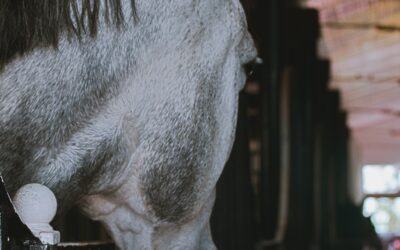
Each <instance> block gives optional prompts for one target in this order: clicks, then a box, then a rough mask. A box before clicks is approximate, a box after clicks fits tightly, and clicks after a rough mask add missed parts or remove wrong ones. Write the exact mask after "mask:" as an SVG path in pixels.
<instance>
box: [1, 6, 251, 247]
mask: <svg viewBox="0 0 400 250" xmlns="http://www.w3.org/2000/svg"><path fill="white" fill-rule="evenodd" d="M7 1H8V2H10V1H9V0H6V1H5V2H7ZM53 1H55V0H53ZM79 1H80V0H71V2H75V3H77V4H76V5H77V6H78V14H79V10H80V9H82V4H84V3H85V2H86V3H92V5H96V8H97V10H96V13H95V15H97V16H98V17H96V18H97V19H98V20H96V22H97V23H95V25H96V27H94V26H93V23H92V22H91V21H90V19H89V18H88V19H82V20H79V19H77V18H75V19H74V18H71V19H70V20H72V21H71V26H70V27H72V29H73V30H74V31H79V29H80V27H81V28H83V29H84V28H85V27H88V29H92V31H93V32H92V33H90V32H87V33H84V32H82V34H80V35H79V36H71V35H69V32H68V30H67V28H65V27H67V26H65V25H64V26H65V27H64V26H62V27H61V26H60V27H57V28H58V29H59V30H58V31H57V32H58V33H57V34H58V37H57V38H56V39H58V41H57V46H56V48H53V47H52V46H42V45H43V44H40V43H38V44H36V45H35V44H33V45H32V44H31V45H32V46H25V47H26V48H25V50H24V51H23V53H15V55H13V56H10V57H9V58H8V60H7V62H6V63H4V65H2V68H1V71H0V168H1V173H2V175H3V177H4V179H5V182H6V185H7V187H8V189H9V190H10V192H11V193H13V192H15V191H16V189H18V188H19V187H20V186H21V185H24V184H27V183H33V182H37V183H41V184H44V185H46V186H47V187H49V188H50V189H51V190H52V191H53V192H54V193H55V195H56V197H57V200H58V202H59V204H60V208H61V210H63V209H67V208H68V207H70V206H71V205H79V206H80V207H81V208H82V209H83V211H84V212H85V213H87V215H88V216H89V217H90V218H92V219H94V220H99V221H101V222H102V223H103V224H104V225H105V227H106V228H107V230H108V231H109V232H110V234H111V236H112V238H113V239H114V240H115V242H116V244H117V245H118V247H119V248H121V249H129V250H131V249H215V246H214V243H213V241H212V238H211V234H210V226H209V217H210V213H211V210H212V206H213V202H214V198H215V185H216V182H217V180H218V178H219V176H220V174H221V171H222V169H223V167H224V164H225V162H226V160H227V158H228V155H229V153H230V149H231V146H232V144H233V140H234V132H235V124H236V116H237V104H238V93H239V91H240V89H241V88H242V87H243V85H244V82H245V73H244V69H243V65H244V64H245V63H247V62H249V61H250V60H251V59H253V58H254V57H255V49H254V45H253V41H252V39H251V38H250V35H249V33H248V31H247V24H246V20H245V15H244V12H243V9H242V7H241V5H240V2H239V0H169V1H161V0H136V1H135V3H134V10H135V14H134V15H132V6H131V1H130V0H122V1H121V2H120V4H121V6H120V8H121V16H120V19H121V20H124V21H123V22H124V24H123V25H120V26H119V27H115V26H114V25H110V24H109V22H108V21H107V19H108V17H107V13H108V12H107V8H109V6H107V4H105V3H107V2H110V1H106V0H104V1H98V2H96V1H97V0H94V1H87V0H85V1H83V0H82V2H79ZM36 2H38V1H36ZM43 2H47V3H49V4H50V2H51V1H47V0H46V1H45V0H43ZM64 2H65V1H64ZM95 2H96V3H95ZM97 5H98V6H97ZM71 6H72V5H71ZM71 6H68V7H67V8H72V7H71ZM91 8H92V9H91ZM94 8H95V7H93V6H92V7H89V9H88V13H89V14H90V13H92V14H93V13H94ZM28 11H29V10H28ZM68 11H69V12H68V13H69V14H70V15H73V13H74V12H73V11H70V9H68ZM45 14H46V13H44V14H43V15H45ZM64 14H65V13H64ZM75 14H76V13H75ZM80 14H81V16H83V14H84V13H80ZM38 25H40V24H38ZM63 27H64V28H65V29H64V28H63ZM38 30H39V29H38ZM15 32H16V33H18V32H19V33H18V34H20V33H21V32H24V31H23V30H22V31H21V30H15ZM35 32H36V33H34V32H33V33H34V34H37V33H38V31H37V30H36V31H35ZM94 33H95V36H94V35H93V34H94ZM10 34H12V33H10ZM0 50H5V48H0Z"/></svg>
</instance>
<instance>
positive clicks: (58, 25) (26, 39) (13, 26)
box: [0, 0, 136, 70]
mask: <svg viewBox="0 0 400 250" xmlns="http://www.w3.org/2000/svg"><path fill="white" fill-rule="evenodd" d="M121 1H123V0H0V34H1V36H0V70H1V68H2V66H4V65H5V64H6V63H7V62H9V61H10V60H12V58H13V57H15V56H16V55H18V54H19V55H22V54H23V53H25V52H27V51H29V50H31V49H34V48H36V47H47V46H53V47H57V44H58V39H59V35H60V34H61V33H63V32H67V34H68V35H70V36H76V37H78V38H79V37H80V36H81V35H82V34H89V35H90V36H92V37H94V36H96V34H97V26H98V21H99V18H100V17H104V18H105V19H106V21H107V22H108V23H112V24H114V25H116V26H117V27H119V26H121V25H122V24H123V23H124V15H123V11H122V2H121ZM130 1H131V5H132V14H133V15H134V16H135V15H136V13H135V3H134V0H130ZM101 5H103V6H101ZM103 11H104V12H103Z"/></svg>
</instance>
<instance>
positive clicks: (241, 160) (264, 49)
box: [55, 0, 400, 250]
mask: <svg viewBox="0 0 400 250" xmlns="http://www.w3.org/2000/svg"><path fill="white" fill-rule="evenodd" d="M242 4H243V5H244V7H245V10H246V14H247V19H248V24H249V29H250V31H251V33H252V35H253V37H254V39H255V41H256V44H257V47H258V50H259V56H260V57H261V58H262V59H263V64H262V65H258V66H257V67H256V68H255V69H254V72H253V74H252V76H251V78H250V79H249V81H248V83H247V85H246V87H245V89H244V90H243V91H242V93H241V97H240V112H239V113H240V114H239V119H238V129H237V134H236V142H235V145H234V148H233V151H232V155H231V158H230V160H229V162H228V164H227V166H226V168H225V170H224V172H223V175H222V176H221V179H220V181H219V183H218V187H217V201H216V204H215V208H214V212H213V215H212V220H211V223H212V231H213V238H214V240H215V242H216V245H217V246H218V249H222V250H231V249H232V250H236V249H238V250H252V249H255V250H261V249H268V250H270V249H271V250H298V249H307V250H308V249H309V250H325V249H328V250H330V249H335V250H346V249H349V250H358V249H360V250H361V249H362V250H372V249H385V250H386V249H390V250H395V249H400V86H399V85H400V0H308V1H307V0H303V1H299V0H297V1H296V0H242ZM71 221H74V223H73V224H72V223H70V222H71ZM55 224H56V226H55V227H56V228H58V229H61V231H62V237H63V241H71V240H72V241H76V240H93V239H98V238H106V237H107V236H106V233H105V232H104V230H103V229H101V227H100V225H99V224H97V223H95V222H91V221H89V220H88V219H86V218H84V217H83V216H82V215H80V213H79V212H78V211H77V210H76V209H74V210H72V211H71V212H70V213H68V214H67V215H66V217H65V218H61V219H58V220H57V221H56V222H55Z"/></svg>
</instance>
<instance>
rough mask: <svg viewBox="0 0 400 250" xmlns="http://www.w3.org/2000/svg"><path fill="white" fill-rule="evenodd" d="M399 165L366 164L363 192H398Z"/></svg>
mask: <svg viewBox="0 0 400 250" xmlns="http://www.w3.org/2000/svg"><path fill="white" fill-rule="evenodd" d="M399 177H400V176H399V171H398V168H397V166H393V165H386V166H380V165H366V166H364V168H363V192H364V193H365V194H383V193H396V192H398V191H399V186H400V181H399V180H400V178H399Z"/></svg>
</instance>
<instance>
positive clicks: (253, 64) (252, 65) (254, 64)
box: [244, 57, 263, 78]
mask: <svg viewBox="0 0 400 250" xmlns="http://www.w3.org/2000/svg"><path fill="white" fill-rule="evenodd" d="M262 64H263V60H262V59H261V58H260V57H256V58H255V59H254V60H252V61H250V62H248V63H246V64H245V65H244V70H245V72H246V75H247V78H249V77H251V76H253V75H254V72H255V71H256V70H257V68H258V67H259V66H260V65H262Z"/></svg>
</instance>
